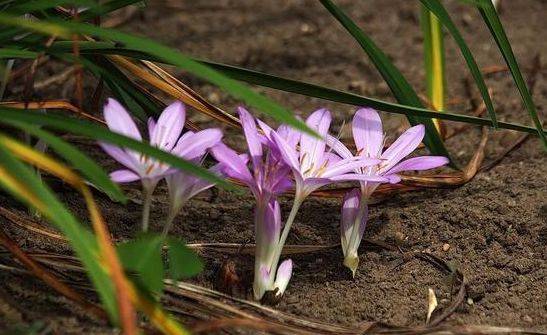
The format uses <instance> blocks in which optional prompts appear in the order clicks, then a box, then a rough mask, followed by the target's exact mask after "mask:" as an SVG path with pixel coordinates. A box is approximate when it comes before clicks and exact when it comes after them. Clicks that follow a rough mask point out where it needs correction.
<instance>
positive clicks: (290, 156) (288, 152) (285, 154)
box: [272, 132, 300, 171]
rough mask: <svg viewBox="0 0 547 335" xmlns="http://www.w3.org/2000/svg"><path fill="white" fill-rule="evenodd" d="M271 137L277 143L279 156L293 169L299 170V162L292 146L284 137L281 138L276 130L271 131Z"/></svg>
mask: <svg viewBox="0 0 547 335" xmlns="http://www.w3.org/2000/svg"><path fill="white" fill-rule="evenodd" d="M272 139H273V140H274V142H275V144H276V145H277V149H278V150H279V153H280V154H281V158H283V160H284V161H285V163H287V165H289V166H290V167H291V168H292V169H293V170H295V171H300V164H299V162H298V156H297V154H296V151H295V149H294V148H292V147H291V146H290V145H289V144H288V143H287V142H286V141H285V140H284V139H282V138H281V137H280V136H279V135H278V134H277V133H276V132H272Z"/></svg>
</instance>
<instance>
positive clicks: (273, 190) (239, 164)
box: [211, 107, 292, 206]
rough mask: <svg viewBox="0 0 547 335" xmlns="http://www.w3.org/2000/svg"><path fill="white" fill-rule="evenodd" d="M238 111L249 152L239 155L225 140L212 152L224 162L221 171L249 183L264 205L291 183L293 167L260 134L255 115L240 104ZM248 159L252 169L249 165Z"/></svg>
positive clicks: (258, 199)
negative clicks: (281, 158)
mask: <svg viewBox="0 0 547 335" xmlns="http://www.w3.org/2000/svg"><path fill="white" fill-rule="evenodd" d="M238 111H239V119H240V122H241V125H242V127H243V132H244V134H245V140H246V141H247V147H248V150H249V154H248V155H247V154H243V155H239V154H237V153H236V152H235V151H234V150H232V149H230V148H228V147H227V146H226V145H225V144H222V143H220V144H218V145H216V146H214V147H213V148H212V149H211V152H212V154H213V156H214V157H215V159H216V160H218V161H219V162H220V163H221V166H222V167H221V171H222V172H223V173H224V174H225V175H227V176H228V177H231V178H234V179H237V180H239V181H241V182H243V183H244V184H245V185H247V186H248V187H249V189H250V190H251V192H252V193H253V195H254V196H255V198H256V199H257V201H258V202H260V203H261V204H262V206H265V205H266V204H267V203H268V202H269V201H270V199H271V198H272V197H274V196H276V195H279V194H281V193H283V192H285V191H286V190H288V189H289V188H290V187H291V186H292V183H291V181H290V179H289V178H288V173H289V171H290V170H289V168H288V166H287V165H286V164H285V163H284V161H282V160H280V159H279V158H278V157H276V155H275V154H274V152H272V146H268V145H267V144H268V142H267V140H266V139H265V138H264V135H262V134H259V133H258V129H257V127H256V122H255V119H254V118H253V116H252V115H251V114H250V113H249V112H248V111H247V110H245V109H244V108H243V107H239V109H238ZM264 147H266V150H264ZM274 149H275V148H274ZM249 160H250V161H251V166H252V169H251V170H249V168H248V167H247V163H248V162H249Z"/></svg>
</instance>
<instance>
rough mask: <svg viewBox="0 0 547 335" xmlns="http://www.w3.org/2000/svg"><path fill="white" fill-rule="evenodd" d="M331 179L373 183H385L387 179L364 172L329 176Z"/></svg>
mask: <svg viewBox="0 0 547 335" xmlns="http://www.w3.org/2000/svg"><path fill="white" fill-rule="evenodd" d="M329 179H330V180H332V181H353V180H358V181H370V182H375V183H387V182H388V181H389V180H388V179H387V178H386V177H380V176H367V175H364V174H357V173H348V174H342V175H338V176H334V177H330V178H329Z"/></svg>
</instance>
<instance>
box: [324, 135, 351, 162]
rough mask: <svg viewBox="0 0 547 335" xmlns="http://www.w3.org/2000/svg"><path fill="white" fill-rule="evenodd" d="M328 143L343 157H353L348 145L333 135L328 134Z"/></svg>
mask: <svg viewBox="0 0 547 335" xmlns="http://www.w3.org/2000/svg"><path fill="white" fill-rule="evenodd" d="M327 145H328V146H329V147H331V148H332V150H333V151H334V152H336V153H337V154H338V155H340V157H342V158H351V157H353V154H352V153H351V151H349V149H348V147H346V145H345V144H344V143H342V142H341V141H340V140H339V139H337V138H336V137H334V136H332V135H327Z"/></svg>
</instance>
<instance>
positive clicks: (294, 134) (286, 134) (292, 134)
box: [277, 124, 301, 148]
mask: <svg viewBox="0 0 547 335" xmlns="http://www.w3.org/2000/svg"><path fill="white" fill-rule="evenodd" d="M277 134H278V135H279V136H280V137H281V138H282V139H284V140H285V142H287V144H288V145H289V146H290V147H291V148H296V145H297V144H298V142H299V141H300V138H301V133H300V132H299V131H296V130H294V129H293V128H291V127H290V126H287V125H285V124H282V125H281V126H279V128H277Z"/></svg>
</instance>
